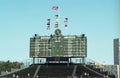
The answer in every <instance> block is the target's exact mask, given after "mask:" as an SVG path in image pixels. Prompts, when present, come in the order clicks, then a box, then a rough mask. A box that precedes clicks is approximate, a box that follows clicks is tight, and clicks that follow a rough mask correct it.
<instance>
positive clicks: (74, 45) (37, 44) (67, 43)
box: [30, 29, 87, 58]
mask: <svg viewBox="0 0 120 78" xmlns="http://www.w3.org/2000/svg"><path fill="white" fill-rule="evenodd" d="M30 57H31V58H33V57H38V58H39V57H81V58H84V57H87V37H86V36H85V34H82V35H79V36H78V35H62V34H61V30H60V29H56V30H55V33H54V34H53V35H50V36H39V35H37V34H35V36H34V37H31V38H30Z"/></svg>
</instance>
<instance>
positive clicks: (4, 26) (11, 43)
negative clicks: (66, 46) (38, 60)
mask: <svg viewBox="0 0 120 78" xmlns="http://www.w3.org/2000/svg"><path fill="white" fill-rule="evenodd" d="M53 6H58V7H59V10H58V12H56V11H54V10H52V7H53ZM57 13H58V14H59V15H60V17H59V23H60V25H59V29H61V30H62V34H64V35H81V34H83V33H84V34H85V35H86V36H87V41H88V42H87V44H88V48H87V58H88V59H91V60H94V61H96V62H104V63H106V64H113V62H114V61H113V60H114V59H113V39H115V38H119V37H120V34H119V31H120V30H119V28H120V27H119V0H0V36H1V37H0V44H1V45H0V61H7V60H10V61H24V60H27V59H29V46H30V45H29V44H30V41H29V40H30V37H33V35H34V34H39V35H41V36H44V35H50V34H51V33H52V34H53V33H54V30H55V28H54V23H55V15H56V14H57ZM66 17H67V18H68V29H65V27H64V18H66ZM48 18H50V19H51V29H50V30H46V28H47V25H46V23H47V19H48Z"/></svg>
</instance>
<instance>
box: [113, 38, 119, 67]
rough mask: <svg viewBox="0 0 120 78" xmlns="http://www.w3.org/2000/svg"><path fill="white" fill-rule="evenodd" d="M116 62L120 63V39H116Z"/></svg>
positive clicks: (116, 63)
mask: <svg viewBox="0 0 120 78" xmlns="http://www.w3.org/2000/svg"><path fill="white" fill-rule="evenodd" d="M113 43H114V46H113V47H114V64H115V65H120V39H119V38H117V39H114V41H113Z"/></svg>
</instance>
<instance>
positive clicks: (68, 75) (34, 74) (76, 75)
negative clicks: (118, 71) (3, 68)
mask: <svg viewBox="0 0 120 78" xmlns="http://www.w3.org/2000/svg"><path fill="white" fill-rule="evenodd" d="M13 74H15V75H18V76H19V78H82V77H83V78H103V77H104V75H105V74H108V73H107V72H105V71H104V72H103V71H101V70H100V69H99V68H96V69H95V68H94V66H90V65H84V64H72V63H69V64H68V63H50V64H47V63H46V64H35V65H30V66H29V67H28V68H25V69H22V70H19V71H16V72H12V73H10V74H8V75H4V76H1V77H0V78H2V77H3V78H6V77H7V78H13ZM109 76H110V75H109ZM111 76H112V75H111ZM113 76H114V75H113ZM113 76H112V77H113ZM113 78H114V77H113Z"/></svg>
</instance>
